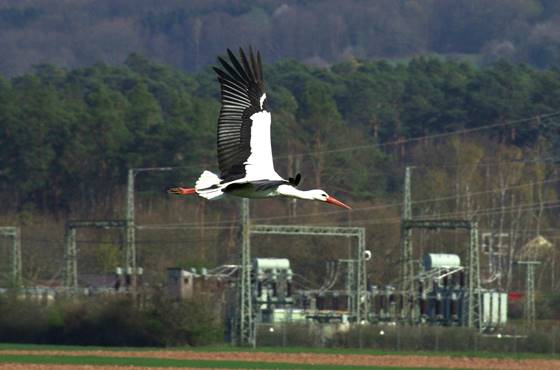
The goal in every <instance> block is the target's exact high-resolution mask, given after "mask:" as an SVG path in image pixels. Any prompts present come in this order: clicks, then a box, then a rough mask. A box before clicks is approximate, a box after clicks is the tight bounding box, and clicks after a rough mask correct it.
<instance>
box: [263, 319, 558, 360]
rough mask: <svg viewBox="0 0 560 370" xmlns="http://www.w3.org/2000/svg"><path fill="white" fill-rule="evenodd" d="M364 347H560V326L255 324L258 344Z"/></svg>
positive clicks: (508, 350)
mask: <svg viewBox="0 0 560 370" xmlns="http://www.w3.org/2000/svg"><path fill="white" fill-rule="evenodd" d="M299 346H301V347H315V348H331V347H332V348H364V349H379V350H387V351H435V352H446V351H449V352H492V353H542V354H552V355H556V354H558V353H560V326H553V327H547V328H541V329H539V330H536V331H526V330H524V328H523V327H520V328H517V327H511V328H509V329H507V330H504V331H502V332H500V333H495V334H492V335H484V334H480V333H479V332H478V330H476V329H474V328H466V327H442V326H406V325H395V326H391V325H360V324H347V325H340V324H338V325H335V324H333V325H328V324H317V323H312V322H309V323H288V322H284V323H275V324H262V323H259V324H257V325H256V335H255V347H257V348H258V347H299Z"/></svg>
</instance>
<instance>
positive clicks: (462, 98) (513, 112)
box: [0, 55, 560, 212]
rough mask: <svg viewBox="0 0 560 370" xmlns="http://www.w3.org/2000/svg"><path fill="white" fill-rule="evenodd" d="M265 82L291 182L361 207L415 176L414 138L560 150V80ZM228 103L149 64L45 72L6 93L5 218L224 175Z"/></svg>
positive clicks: (364, 69)
mask: <svg viewBox="0 0 560 370" xmlns="http://www.w3.org/2000/svg"><path fill="white" fill-rule="evenodd" d="M265 73H266V76H267V77H266V78H267V82H268V86H270V91H269V96H270V100H271V104H272V105H271V107H272V110H273V119H274V125H273V146H274V150H275V154H276V157H277V166H278V167H279V168H280V171H281V172H282V173H284V174H285V175H286V176H288V175H291V174H292V172H294V171H296V166H297V165H299V166H300V168H301V172H303V173H304V174H305V175H306V176H307V178H305V177H304V184H306V185H307V186H317V187H319V186H321V185H322V183H326V184H329V185H330V186H331V187H333V188H334V189H344V192H346V193H347V194H345V195H347V196H349V197H351V198H353V199H356V200H360V199H371V198H372V197H375V196H387V195H391V194H393V193H395V192H398V191H399V189H400V185H399V184H398V183H397V182H398V181H400V180H397V179H400V178H401V176H402V173H401V172H395V171H400V169H402V167H401V168H399V167H398V166H395V165H399V164H402V163H404V162H410V163H414V161H415V159H414V157H413V156H412V155H411V154H410V153H407V150H406V148H407V147H408V146H410V145H408V146H405V145H404V143H405V142H406V141H407V140H409V139H412V138H418V137H425V136H428V135H434V134H436V135H438V134H442V133H446V132H450V131H456V130H461V129H466V130H471V129H476V128H478V127H481V126H485V125H488V124H497V123H502V124H503V127H497V128H495V129H493V130H490V131H486V132H482V134H483V137H487V138H488V140H491V141H492V142H494V143H496V144H504V143H505V144H511V145H513V146H515V147H517V148H520V149H521V150H527V149H528V148H531V147H533V146H534V145H537V144H539V145H545V144H543V142H544V143H546V146H547V147H550V148H551V149H550V150H551V151H552V152H553V153H551V154H552V155H555V154H556V153H554V152H555V151H557V150H558V145H556V144H558V141H559V139H560V132H558V124H557V123H556V120H555V118H554V117H548V115H550V114H555V113H557V110H558V107H560V71H559V70H556V69H551V70H544V71H539V70H536V69H532V68H529V67H527V66H523V65H513V64H508V63H505V62H503V63H499V64H496V65H495V66H493V67H491V68H486V69H482V70H480V69H477V68H474V67H473V66H471V65H469V64H466V63H462V62H454V61H441V60H438V59H435V58H431V59H426V58H419V59H414V60H412V61H411V62H410V63H407V64H404V63H400V64H390V63H387V62H384V61H381V62H358V61H353V62H346V63H342V64H337V65H335V66H333V67H332V68H331V69H316V68H310V67H305V66H304V65H302V64H299V63H296V62H291V61H285V62H279V63H276V64H274V65H268V66H267V67H266V71H265ZM218 96H219V87H218V84H217V82H216V81H215V77H214V75H213V72H211V71H210V70H206V71H204V72H202V73H198V74H196V75H189V74H185V73H182V72H179V71H176V70H173V69H171V68H169V67H165V66H161V65H158V64H154V63H151V62H149V61H148V60H146V59H144V58H142V57H141V56H139V55H131V56H129V58H128V59H127V60H126V63H125V64H124V65H122V66H114V67H113V66H107V65H95V66H92V67H87V68H81V69H76V70H66V69H63V68H59V67H54V66H50V65H41V66H37V67H36V68H35V70H34V71H33V73H30V74H26V75H22V76H20V77H15V78H12V79H11V80H7V79H3V80H0V127H1V130H0V141H1V142H2V143H3V145H2V147H1V148H0V161H1V162H2V163H3V164H4V165H3V170H2V172H1V173H0V190H1V191H2V194H3V196H2V197H3V204H4V205H6V206H7V205H11V206H12V209H21V208H22V207H26V206H33V207H34V208H38V209H41V210H49V211H54V212H60V211H68V210H70V208H71V204H72V202H75V203H76V204H80V205H81V207H85V208H91V207H93V208H95V207H96V205H97V204H104V203H107V204H108V203H111V200H110V199H111V197H112V196H113V195H114V192H115V190H116V189H118V188H119V187H120V186H122V185H124V183H125V179H126V171H127V169H128V168H132V167H151V166H162V165H165V166H187V167H189V166H190V167H189V168H185V169H183V170H182V171H179V172H177V173H175V174H170V175H169V176H166V177H165V178H164V180H165V182H168V183H169V182H173V181H179V180H180V181H187V182H188V181H191V182H192V181H193V180H194V179H196V176H197V175H198V174H199V173H200V171H201V170H202V169H204V168H205V167H206V166H208V168H210V169H213V168H214V167H215V166H216V163H215V131H216V118H217V113H218V110H219V101H218ZM540 116H543V117H544V118H543V119H539V117H540ZM527 117H528V118H532V119H531V120H529V121H526V122H521V123H517V124H509V121H514V120H518V119H521V118H527ZM399 141H403V144H402V145H400V144H399V145H390V146H384V145H382V146H379V145H377V144H379V143H387V142H396V143H398V142H399ZM356 146H358V147H362V148H359V149H360V150H352V149H355V148H354V147H356ZM305 154H309V155H305ZM304 170H305V171H304ZM161 181H162V179H160V183H159V184H157V186H156V187H155V189H154V190H155V192H159V191H162V189H163V187H164V186H165V182H161Z"/></svg>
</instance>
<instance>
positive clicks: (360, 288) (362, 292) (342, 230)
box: [249, 225, 369, 323]
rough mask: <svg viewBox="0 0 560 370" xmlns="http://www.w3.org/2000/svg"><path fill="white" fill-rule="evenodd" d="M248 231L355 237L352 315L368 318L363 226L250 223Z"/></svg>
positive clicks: (356, 317) (362, 319)
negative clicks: (356, 246) (356, 243)
mask: <svg viewBox="0 0 560 370" xmlns="http://www.w3.org/2000/svg"><path fill="white" fill-rule="evenodd" d="M249 231H250V232H249V233H250V234H251V235H254V234H276V235H313V236H341V237H347V238H354V237H355V238H357V239H358V248H357V250H356V255H355V257H354V258H353V259H355V260H356V270H355V272H354V274H353V275H354V277H355V283H354V284H353V286H354V287H355V291H354V302H355V305H354V307H353V312H352V313H351V314H352V317H353V318H354V319H355V320H356V322H358V323H361V322H364V321H367V319H368V306H369V305H368V294H367V281H366V261H365V258H364V253H365V250H366V231H365V228H363V227H335V226H298V225H251V226H250V228H249Z"/></svg>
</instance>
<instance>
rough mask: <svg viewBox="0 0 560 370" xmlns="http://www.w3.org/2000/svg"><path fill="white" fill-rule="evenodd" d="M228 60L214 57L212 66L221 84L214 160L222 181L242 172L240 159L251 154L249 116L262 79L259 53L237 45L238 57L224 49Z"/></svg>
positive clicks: (256, 102) (257, 103)
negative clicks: (213, 65) (216, 150)
mask: <svg viewBox="0 0 560 370" xmlns="http://www.w3.org/2000/svg"><path fill="white" fill-rule="evenodd" d="M227 55H228V58H229V61H227V60H225V59H224V58H221V57H218V62H219V63H220V65H221V66H220V67H214V71H215V72H216V74H217V75H218V81H219V82H220V86H221V101H222V108H221V111H220V117H219V119H218V139H217V143H218V164H219V167H220V171H221V178H222V181H224V182H228V181H233V180H235V179H239V178H242V177H244V176H245V167H244V163H245V161H246V160H247V158H249V156H250V155H251V147H250V143H251V124H252V122H251V119H250V117H251V116H252V115H253V114H254V113H257V112H259V111H261V106H260V99H261V97H262V96H263V94H264V82H263V74H262V64H261V58H260V54H259V53H258V52H257V55H256V57H255V54H254V53H253V50H252V48H249V55H248V57H247V55H246V54H245V52H244V51H243V49H239V57H240V59H241V62H240V61H239V59H238V58H237V57H236V56H235V55H234V54H233V53H232V51H231V50H229V49H228V50H227Z"/></svg>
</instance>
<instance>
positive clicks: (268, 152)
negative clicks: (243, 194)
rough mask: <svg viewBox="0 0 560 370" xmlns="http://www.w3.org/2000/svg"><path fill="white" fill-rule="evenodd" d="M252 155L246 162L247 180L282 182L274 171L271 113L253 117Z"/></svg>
mask: <svg viewBox="0 0 560 370" xmlns="http://www.w3.org/2000/svg"><path fill="white" fill-rule="evenodd" d="M250 118H251V121H252V125H251V155H250V156H249V158H247V161H246V162H245V172H246V176H245V179H247V180H249V181H256V180H282V178H281V177H280V176H279V175H278V174H277V173H276V171H275V170H274V163H273V160H272V146H271V144H270V121H271V120H270V113H269V112H267V111H260V112H258V113H255V114H253V115H252V116H251V117H250Z"/></svg>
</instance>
